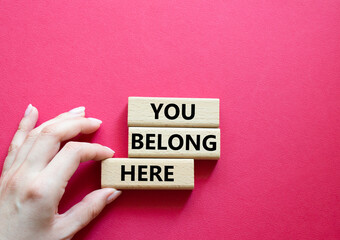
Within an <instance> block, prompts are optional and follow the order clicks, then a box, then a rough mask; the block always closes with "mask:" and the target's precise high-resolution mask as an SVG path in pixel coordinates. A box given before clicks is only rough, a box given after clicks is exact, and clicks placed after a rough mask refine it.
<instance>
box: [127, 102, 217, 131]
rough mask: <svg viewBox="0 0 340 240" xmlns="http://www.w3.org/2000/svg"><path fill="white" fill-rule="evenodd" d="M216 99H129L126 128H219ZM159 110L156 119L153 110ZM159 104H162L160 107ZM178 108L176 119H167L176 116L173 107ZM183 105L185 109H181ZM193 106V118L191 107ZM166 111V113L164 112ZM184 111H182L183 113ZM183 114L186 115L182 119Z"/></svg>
mask: <svg viewBox="0 0 340 240" xmlns="http://www.w3.org/2000/svg"><path fill="white" fill-rule="evenodd" d="M219 102H220V100H219V99H217V98H154V97H129V100H128V126H130V127H219V115H220V110H219V108H220V107H219V106H220V104H219ZM151 104H153V105H154V108H155V109H157V110H159V113H158V119H155V118H156V114H155V109H153V107H152V105H151ZM160 104H163V105H162V106H160ZM169 104H173V105H176V106H177V107H178V117H177V118H176V119H168V118H167V117H166V116H167V115H166V112H168V113H169V115H170V117H173V116H175V115H176V110H175V108H174V106H170V105H169ZM183 104H184V105H185V106H184V107H185V109H183ZM192 104H194V108H195V109H194V113H195V114H194V116H193V118H192V119H185V117H190V116H191V113H192V111H191V110H192V109H191V105H192ZM166 110H167V111H166ZM183 110H184V111H183ZM183 113H186V115H184V116H185V117H184V118H183Z"/></svg>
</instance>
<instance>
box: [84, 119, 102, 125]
mask: <svg viewBox="0 0 340 240" xmlns="http://www.w3.org/2000/svg"><path fill="white" fill-rule="evenodd" d="M87 119H88V120H91V121H93V122H95V123H98V124H102V121H101V120H99V119H97V118H87Z"/></svg>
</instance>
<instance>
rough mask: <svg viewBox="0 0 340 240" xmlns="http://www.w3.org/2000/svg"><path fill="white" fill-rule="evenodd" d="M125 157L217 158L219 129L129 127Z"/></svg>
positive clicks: (218, 155)
mask: <svg viewBox="0 0 340 240" xmlns="http://www.w3.org/2000/svg"><path fill="white" fill-rule="evenodd" d="M128 152H129V157H147V158H155V157H159V158H193V159H211V160H216V159H219V158H220V129H219V128H156V127H129V150H128Z"/></svg>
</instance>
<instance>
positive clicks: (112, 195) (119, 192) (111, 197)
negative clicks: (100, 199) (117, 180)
mask: <svg viewBox="0 0 340 240" xmlns="http://www.w3.org/2000/svg"><path fill="white" fill-rule="evenodd" d="M120 194H122V191H119V190H116V191H114V192H113V193H112V194H111V195H110V196H109V197H108V198H107V201H106V204H109V203H112V202H113V201H114V200H115V199H116V198H117V197H119V195H120Z"/></svg>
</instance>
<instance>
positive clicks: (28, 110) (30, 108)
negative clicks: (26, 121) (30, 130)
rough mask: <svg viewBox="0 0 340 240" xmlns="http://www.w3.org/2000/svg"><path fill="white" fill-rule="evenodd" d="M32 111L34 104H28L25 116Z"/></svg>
mask: <svg viewBox="0 0 340 240" xmlns="http://www.w3.org/2000/svg"><path fill="white" fill-rule="evenodd" d="M31 111H32V104H28V106H27V108H26V110H25V115H24V116H25V117H26V116H27V115H28V114H30V112H31Z"/></svg>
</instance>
